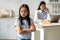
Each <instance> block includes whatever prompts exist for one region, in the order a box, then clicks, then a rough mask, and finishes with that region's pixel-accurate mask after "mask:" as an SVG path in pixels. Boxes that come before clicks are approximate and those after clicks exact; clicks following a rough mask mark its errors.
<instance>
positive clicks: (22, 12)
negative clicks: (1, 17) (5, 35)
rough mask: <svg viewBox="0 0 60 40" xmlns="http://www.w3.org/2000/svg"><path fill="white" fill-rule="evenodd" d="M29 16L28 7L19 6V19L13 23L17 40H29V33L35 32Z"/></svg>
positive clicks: (24, 5)
mask: <svg viewBox="0 0 60 40" xmlns="http://www.w3.org/2000/svg"><path fill="white" fill-rule="evenodd" d="M29 15H30V11H29V7H28V5H26V4H23V5H21V7H20V9H19V18H17V19H16V21H15V26H16V31H17V36H18V40H31V32H34V31H36V28H35V26H34V22H33V20H32V19H31V18H30V17H29Z"/></svg>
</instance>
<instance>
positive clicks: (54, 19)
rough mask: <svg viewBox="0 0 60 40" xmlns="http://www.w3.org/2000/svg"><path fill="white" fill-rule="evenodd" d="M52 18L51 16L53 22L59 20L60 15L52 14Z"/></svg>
mask: <svg viewBox="0 0 60 40" xmlns="http://www.w3.org/2000/svg"><path fill="white" fill-rule="evenodd" d="M50 18H51V22H54V23H55V22H56V23H57V22H58V20H59V18H60V15H52V14H51V15H50Z"/></svg>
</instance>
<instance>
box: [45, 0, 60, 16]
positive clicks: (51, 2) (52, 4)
mask: <svg viewBox="0 0 60 40" xmlns="http://www.w3.org/2000/svg"><path fill="white" fill-rule="evenodd" d="M46 2H47V5H48V7H49V10H50V13H51V14H55V15H60V0H47V1H46Z"/></svg>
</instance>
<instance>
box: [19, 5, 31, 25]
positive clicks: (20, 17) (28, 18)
mask: <svg viewBox="0 0 60 40" xmlns="http://www.w3.org/2000/svg"><path fill="white" fill-rule="evenodd" d="M22 7H25V8H26V9H27V11H28V14H27V16H26V17H25V19H27V21H28V25H29V26H30V17H29V15H30V10H29V7H28V5H27V4H23V5H21V7H20V8H19V20H20V22H21V25H23V22H22V20H23V17H22V16H21V15H20V10H21V8H22Z"/></svg>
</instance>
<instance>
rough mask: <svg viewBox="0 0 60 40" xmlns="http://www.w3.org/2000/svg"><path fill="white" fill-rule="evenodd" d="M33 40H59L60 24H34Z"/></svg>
mask: <svg viewBox="0 0 60 40" xmlns="http://www.w3.org/2000/svg"><path fill="white" fill-rule="evenodd" d="M35 26H36V30H37V31H36V32H34V33H33V35H32V37H33V38H34V39H33V40H37V39H38V40H60V23H50V24H36V23H35Z"/></svg>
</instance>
